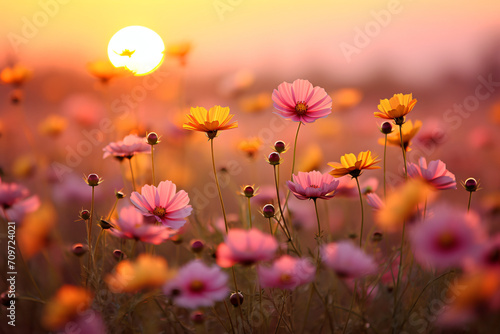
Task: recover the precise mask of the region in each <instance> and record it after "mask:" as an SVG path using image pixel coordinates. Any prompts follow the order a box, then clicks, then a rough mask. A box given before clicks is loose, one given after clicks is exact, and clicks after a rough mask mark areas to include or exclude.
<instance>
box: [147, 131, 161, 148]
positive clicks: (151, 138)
mask: <svg viewBox="0 0 500 334" xmlns="http://www.w3.org/2000/svg"><path fill="white" fill-rule="evenodd" d="M147 140H148V144H149V145H156V144H158V143H159V141H158V135H157V134H156V133H155V132H150V133H149V134H148V136H147Z"/></svg>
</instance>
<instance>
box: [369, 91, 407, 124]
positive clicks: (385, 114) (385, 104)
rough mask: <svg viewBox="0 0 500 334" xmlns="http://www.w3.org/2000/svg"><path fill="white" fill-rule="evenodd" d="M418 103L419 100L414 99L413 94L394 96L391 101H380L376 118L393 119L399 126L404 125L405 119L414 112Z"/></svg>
mask: <svg viewBox="0 0 500 334" xmlns="http://www.w3.org/2000/svg"><path fill="white" fill-rule="evenodd" d="M416 103H417V99H413V98H412V94H404V95H403V94H394V96H393V97H391V98H390V99H384V100H380V104H379V105H378V110H380V112H375V113H374V115H375V117H379V118H385V119H393V120H394V121H395V122H396V124H397V125H401V124H403V123H404V117H405V116H406V115H407V114H408V113H409V112H410V111H412V109H413V107H415V104H416Z"/></svg>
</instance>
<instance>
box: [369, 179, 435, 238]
mask: <svg viewBox="0 0 500 334" xmlns="http://www.w3.org/2000/svg"><path fill="white" fill-rule="evenodd" d="M431 190H432V189H431V187H430V186H429V185H428V183H427V182H424V181H422V180H419V179H410V180H408V181H407V182H405V183H404V184H402V185H401V186H399V187H398V188H396V189H395V190H394V191H393V192H391V193H390V194H388V195H387V198H386V200H385V201H384V204H383V205H378V206H379V207H380V208H379V210H377V211H376V212H375V222H376V223H377V224H378V225H379V226H381V227H382V228H384V229H385V230H389V231H394V230H397V229H399V228H400V227H402V226H403V221H405V220H409V219H411V218H412V217H413V215H414V214H415V213H416V210H417V205H418V204H420V203H423V202H424V201H425V200H426V198H427V200H429V201H430V200H432V191H431Z"/></svg>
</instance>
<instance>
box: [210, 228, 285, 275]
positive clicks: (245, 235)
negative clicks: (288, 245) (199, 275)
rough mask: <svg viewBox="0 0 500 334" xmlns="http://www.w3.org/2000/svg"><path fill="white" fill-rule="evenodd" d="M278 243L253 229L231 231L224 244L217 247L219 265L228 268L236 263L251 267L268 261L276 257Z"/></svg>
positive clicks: (268, 235) (267, 235)
mask: <svg viewBox="0 0 500 334" xmlns="http://www.w3.org/2000/svg"><path fill="white" fill-rule="evenodd" d="M277 249H278V242H277V241H276V239H275V238H274V237H272V236H271V235H270V234H265V233H263V232H261V231H260V230H257V229H255V228H252V229H250V230H242V229H236V228H234V229H231V230H229V232H228V234H227V236H226V237H225V241H224V243H221V244H220V245H219V246H218V247H217V256H216V259H217V264H218V265H219V266H221V267H223V268H228V267H231V266H233V265H235V264H236V263H241V264H244V265H250V264H253V263H255V262H258V261H268V260H271V259H272V258H273V257H274V253H275V252H276V250H277Z"/></svg>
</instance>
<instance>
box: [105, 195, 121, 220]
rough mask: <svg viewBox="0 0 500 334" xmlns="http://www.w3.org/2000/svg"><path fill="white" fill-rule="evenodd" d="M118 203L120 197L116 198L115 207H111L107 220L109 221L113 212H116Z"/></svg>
mask: <svg viewBox="0 0 500 334" xmlns="http://www.w3.org/2000/svg"><path fill="white" fill-rule="evenodd" d="M116 204H118V197H117V198H115V203H113V207H112V208H111V211H109V213H108V218H107V219H106V220H107V221H109V220H110V219H111V216H112V215H113V212H115V209H116Z"/></svg>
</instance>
